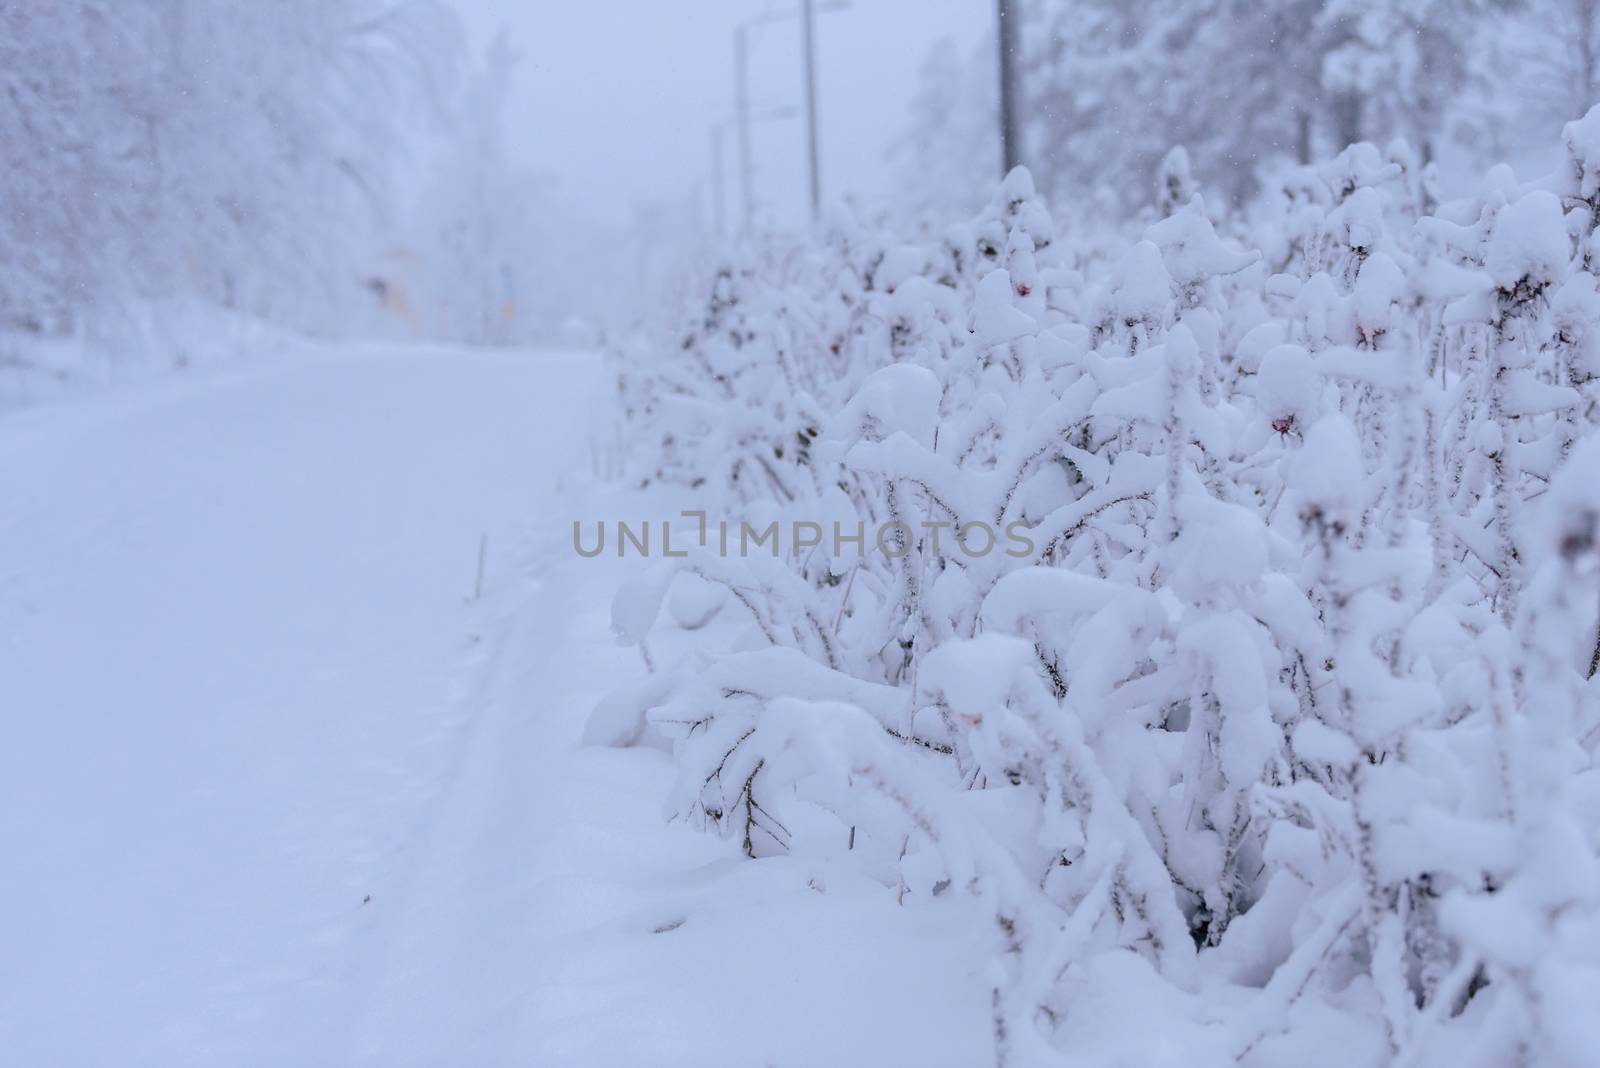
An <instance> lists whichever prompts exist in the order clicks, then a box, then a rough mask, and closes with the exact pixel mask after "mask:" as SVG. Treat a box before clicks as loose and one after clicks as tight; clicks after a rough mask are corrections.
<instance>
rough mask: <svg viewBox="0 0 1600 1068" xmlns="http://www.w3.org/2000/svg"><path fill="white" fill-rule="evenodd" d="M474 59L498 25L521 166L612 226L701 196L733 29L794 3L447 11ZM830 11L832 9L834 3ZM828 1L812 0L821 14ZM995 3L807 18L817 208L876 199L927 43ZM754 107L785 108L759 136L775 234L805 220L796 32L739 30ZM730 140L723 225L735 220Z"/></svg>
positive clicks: (566, 0)
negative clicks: (813, 40)
mask: <svg viewBox="0 0 1600 1068" xmlns="http://www.w3.org/2000/svg"><path fill="white" fill-rule="evenodd" d="M455 2H456V3H457V5H458V6H459V7H460V8H461V10H462V12H463V14H464V16H465V17H466V20H467V22H468V25H469V27H470V31H471V33H472V37H473V41H474V46H475V49H477V50H478V52H479V53H480V54H481V49H482V46H483V45H484V44H485V43H486V42H487V41H488V40H489V39H490V38H491V37H492V36H493V34H494V33H495V31H496V29H497V28H498V27H499V26H500V25H502V24H503V25H505V26H506V27H507V28H508V29H509V31H510V33H511V36H512V39H513V41H514V43H515V44H516V46H517V48H518V49H519V50H520V51H521V52H522V53H523V55H524V59H523V62H522V67H521V70H520V72H519V77H518V81H517V87H516V99H515V101H513V103H512V106H511V108H510V109H509V113H510V123H511V129H510V130H509V135H510V143H511V145H512V146H513V151H514V152H516V153H517V155H518V156H519V158H520V159H522V160H523V161H524V162H526V163H527V164H529V165H531V166H532V167H533V168H535V169H536V170H538V171H541V172H544V173H547V174H550V175H552V176H553V177H555V178H557V179H558V180H559V181H560V183H561V187H562V188H563V190H565V192H566V194H567V195H568V196H570V197H571V198H572V199H574V200H576V201H577V202H578V203H579V204H580V205H582V206H583V207H584V208H585V209H587V210H590V211H593V212H594V213H596V214H597V215H599V216H601V217H604V218H607V219H609V220H613V221H617V220H621V219H624V218H626V217H627V216H628V214H629V213H630V212H631V210H632V206H633V204H634V203H635V202H638V201H660V200H664V199H667V198H683V197H688V196H690V195H692V194H694V193H695V191H697V190H699V191H700V193H701V195H708V193H707V191H708V189H709V185H708V182H709V178H708V175H709V172H710V168H711V162H710V161H711V147H710V138H711V133H710V131H711V125H712V123H713V122H714V121H715V120H716V119H717V118H718V117H719V116H724V115H727V114H728V113H729V112H730V111H731V109H732V103H733V85H734V73H733V68H734V63H733V36H734V26H735V25H736V24H737V23H738V22H739V21H740V20H741V19H745V18H749V17H750V16H755V15H760V14H762V13H763V12H774V13H782V12H786V11H790V10H792V9H793V8H794V7H795V6H796V2H797V0H770V2H769V0H532V2H531V3H508V2H507V0H455ZM834 2H837V0H834ZM829 3H830V0H818V4H819V9H820V7H822V6H827V5H828V4H829ZM993 13H994V2H993V0H849V7H848V8H846V9H845V10H834V11H827V12H824V13H819V14H818V16H817V52H818V67H819V87H818V88H819V107H818V112H819V119H820V132H821V140H822V161H823V190H824V196H825V197H836V196H841V195H846V194H855V195H858V196H862V197H865V198H869V199H875V198H878V197H881V196H883V195H884V194H885V193H887V192H888V185H889V169H888V167H887V165H886V162H885V158H884V157H885V152H886V150H887V146H888V145H889V144H890V142H891V141H892V140H893V139H894V138H895V137H897V136H898V135H899V133H900V131H901V130H902V128H903V126H904V123H905V119H906V114H907V110H908V108H909V104H910V100H911V97H912V94H913V93H914V91H915V89H916V85H917V72H918V69H919V67H920V66H921V64H922V61H923V59H924V58H925V57H926V55H927V54H928V51H929V50H930V48H931V47H932V46H933V45H934V43H935V42H937V41H938V40H939V39H940V38H941V37H951V38H953V39H955V40H957V41H963V42H966V41H976V40H977V39H978V38H979V37H980V36H981V35H983V34H985V33H986V32H987V31H988V28H989V25H990V21H991V20H992V18H993ZM750 42H751V49H750V61H751V63H750V65H751V97H752V101H753V104H754V105H755V106H756V107H757V108H764V107H765V108H771V107H784V106H794V107H796V109H797V111H796V115H795V117H794V118H791V119H787V120H779V121H774V122H767V123H761V124H758V125H757V126H756V127H755V134H754V138H753V148H754V151H753V153H752V154H753V156H754V160H755V183H754V186H755V191H756V194H757V200H758V203H760V204H761V205H763V206H764V207H765V208H766V209H767V210H768V211H769V212H770V213H771V215H772V217H774V218H775V219H778V220H780V221H785V220H790V219H797V218H799V217H801V216H802V214H803V212H804V209H805V177H804V175H805V163H804V161H805V156H804V126H803V122H802V120H801V118H800V117H799V113H798V105H799V104H800V103H801V100H802V80H801V66H800V30H799V23H798V21H797V20H795V19H792V18H780V19H777V20H774V21H771V22H766V23H764V24H762V25H760V26H759V27H757V28H755V29H753V30H752V31H751V36H750ZM734 145H735V142H734V139H733V134H732V129H731V127H730V129H729V135H728V137H727V140H726V156H725V159H726V164H727V171H726V174H727V196H728V210H729V213H730V218H732V217H734V214H735V213H736V212H737V210H738V208H737V205H738V182H737V174H736V169H735V160H736V153H735V147H734Z"/></svg>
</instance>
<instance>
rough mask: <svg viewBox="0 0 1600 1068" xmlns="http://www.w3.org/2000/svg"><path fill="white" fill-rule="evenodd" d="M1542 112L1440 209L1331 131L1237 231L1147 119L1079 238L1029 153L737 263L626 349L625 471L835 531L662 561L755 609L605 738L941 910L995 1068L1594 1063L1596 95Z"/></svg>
mask: <svg viewBox="0 0 1600 1068" xmlns="http://www.w3.org/2000/svg"><path fill="white" fill-rule="evenodd" d="M1565 136H1566V146H1567V161H1566V163H1565V164H1564V168H1563V170H1561V171H1559V172H1558V173H1557V174H1555V175H1552V176H1550V177H1549V178H1546V179H1544V180H1541V181H1539V182H1535V183H1532V184H1528V185H1524V184H1522V183H1519V182H1518V181H1517V180H1516V179H1515V177H1514V176H1512V175H1510V173H1509V172H1508V171H1506V170H1505V169H1504V168H1500V169H1497V171H1496V172H1494V173H1493V174H1491V176H1490V179H1489V180H1488V181H1487V182H1486V183H1485V185H1484V191H1483V192H1482V193H1481V194H1480V195H1478V196H1476V197H1474V198H1471V199H1469V200H1466V201H1462V202H1458V203H1452V204H1446V205H1437V204H1436V203H1435V199H1434V195H1433V192H1432V178H1431V174H1430V173H1428V172H1427V171H1425V170H1423V169H1421V168H1419V167H1418V166H1417V163H1416V156H1415V155H1414V154H1413V153H1412V152H1411V150H1410V149H1408V148H1407V147H1406V146H1404V145H1400V144H1396V145H1392V146H1390V147H1389V148H1388V149H1386V150H1384V151H1381V152H1380V151H1379V150H1378V149H1376V148H1375V147H1373V146H1371V145H1354V146H1351V147H1350V148H1348V149H1346V150H1345V151H1344V152H1343V153H1341V154H1340V155H1339V156H1338V157H1337V158H1336V159H1335V160H1333V161H1331V162H1329V163H1326V164H1322V165H1316V166H1307V167H1302V168H1298V169H1296V170H1295V171H1294V172H1292V173H1291V174H1290V175H1288V176H1287V177H1286V179H1285V180H1284V181H1283V183H1282V184H1281V191H1280V192H1279V193H1277V194H1274V195H1273V196H1272V197H1271V198H1269V200H1267V201H1264V202H1263V203H1261V204H1259V205H1258V206H1257V207H1256V208H1255V209H1254V210H1253V211H1252V212H1251V213H1249V215H1248V217H1247V220H1246V221H1244V222H1241V223H1240V224H1239V225H1238V227H1237V228H1236V229H1235V230H1228V231H1225V232H1221V233H1219V232H1218V230H1217V228H1216V226H1215V225H1214V223H1213V222H1212V220H1211V219H1210V217H1209V216H1208V214H1207V212H1206V209H1205V205H1204V203H1203V202H1202V201H1201V200H1200V198H1199V197H1198V196H1194V195H1191V190H1190V188H1189V184H1188V183H1189V180H1188V179H1187V161H1186V159H1185V158H1184V157H1182V156H1181V155H1180V154H1178V153H1174V154H1173V155H1171V156H1169V157H1168V163H1167V165H1166V166H1165V168H1164V170H1163V175H1164V177H1163V182H1162V186H1161V196H1162V204H1163V208H1164V210H1165V217H1164V218H1162V219H1161V220H1160V221H1157V222H1155V223H1154V224H1153V225H1150V226H1148V227H1147V228H1145V229H1144V230H1143V232H1142V233H1135V234H1132V235H1130V238H1131V240H1129V242H1128V243H1127V244H1126V245H1125V246H1124V247H1123V248H1122V249H1120V250H1119V251H1117V252H1115V253H1114V254H1112V255H1109V256H1105V255H1100V254H1098V253H1096V252H1093V251H1091V250H1086V249H1074V248H1072V247H1071V239H1070V235H1069V236H1067V237H1063V236H1062V235H1058V234H1057V233H1055V231H1054V227H1053V225H1052V223H1051V221H1050V217H1049V214H1048V212H1047V211H1046V210H1045V208H1044V205H1043V204H1042V203H1041V202H1040V200H1039V198H1038V196H1037V194H1036V193H1035V191H1034V189H1033V187H1032V183H1031V181H1030V180H1029V179H1028V176H1027V174H1026V172H1022V171H1018V172H1015V173H1013V174H1012V175H1011V176H1009V177H1008V178H1007V179H1006V181H1005V182H1004V184H1003V185H1002V186H1001V188H1000V190H999V191H998V193H997V194H996V197H995V199H994V201H993V202H992V203H991V204H990V206H989V208H988V209H987V210H986V211H985V212H984V213H983V214H982V215H981V216H980V217H978V218H977V219H975V220H972V221H970V222H967V223H963V224H960V225H957V226H953V227H951V228H950V229H949V230H948V231H947V232H946V233H945V235H944V236H943V237H942V238H941V239H939V240H937V241H932V242H927V243H924V244H920V245H907V244H903V243H900V242H897V241H896V240H895V239H894V238H893V237H892V235H887V234H884V233H881V232H877V231H875V230H873V229H871V228H870V227H866V226H862V225H860V224H858V223H856V222H854V221H851V220H843V221H841V222H840V223H839V224H837V225H836V226H835V227H834V229H833V231H832V232H831V233H830V234H828V235H826V236H825V237H824V238H823V239H821V240H820V241H819V242H818V243H816V244H815V245H813V246H809V247H804V248H796V249H789V250H769V252H768V254H767V256H766V258H765V259H764V260H763V261H762V262H761V263H760V264H749V265H744V266H739V267H728V268H725V269H723V270H721V271H719V272H718V273H717V275H716V276H715V279H714V281H713V284H712V286H711V287H710V291H709V294H708V298H707V302H706V304H705V306H704V307H703V308H702V309H701V310H699V311H698V312H697V313H696V315H695V316H694V318H693V320H692V321H691V323H690V324H689V326H688V327H687V328H686V330H685V332H684V333H683V334H682V335H681V337H680V338H679V339H678V341H677V343H676V344H674V345H671V346H662V347H660V348H657V349H654V350H651V351H641V352H637V353H633V354H631V355H630V356H628V357H627V358H626V359H624V360H623V361H622V362H621V364H620V371H621V382H622V388H623V398H624V403H625V404H626V405H628V406H630V414H631V415H632V416H633V417H634V418H642V419H643V420H644V422H645V425H647V426H648V427H649V428H650V430H651V433H650V434H649V435H648V438H641V440H642V441H644V445H643V446H642V447H641V448H640V450H639V455H638V456H637V458H636V465H637V471H638V472H639V474H640V477H641V478H643V479H645V480H667V481H673V482H678V483H682V484H684V485H686V486H689V487H693V489H694V492H695V493H697V494H699V495H700V496H699V497H698V498H697V500H703V502H704V507H705V508H706V510H707V511H708V513H712V514H714V515H718V514H720V515H721V516H726V517H727V518H728V519H729V520H731V521H734V522H750V523H753V524H758V525H764V524H766V523H768V522H771V521H774V520H780V519H781V520H784V521H786V522H788V521H794V520H804V521H809V522H814V523H816V524H818V526H819V527H822V528H825V529H827V530H829V531H830V532H831V530H837V529H840V528H843V529H846V530H850V531H855V530H865V531H867V532H868V533H867V535H866V538H865V542H866V544H865V546H864V551H848V550H849V547H842V546H841V545H839V544H838V543H837V541H836V540H835V539H833V538H832V537H829V536H822V537H819V538H818V539H817V541H816V542H815V543H813V544H811V545H809V546H807V547H806V549H805V551H800V552H795V551H787V550H786V551H784V552H782V553H779V554H775V555H774V554H765V553H758V554H754V555H749V556H744V557H740V556H738V555H728V554H723V553H720V552H717V551H715V549H716V547H715V546H714V545H709V546H702V547H697V548H695V549H693V550H691V551H690V553H689V555H688V557H687V558H685V559H684V560H682V561H680V562H679V567H678V570H679V572H680V573H681V574H682V575H683V576H684V577H680V578H679V579H677V580H675V581H676V582H679V583H691V582H692V583H699V584H701V585H704V584H707V583H709V584H710V586H711V587H712V588H720V589H723V590H725V591H726V596H727V598H728V604H729V605H730V606H733V612H732V614H733V615H736V616H737V617H738V625H737V626H734V627H732V628H725V629H722V630H720V631H716V636H715V637H712V636H711V635H712V631H710V630H708V631H706V632H705V633H704V634H702V633H700V632H699V631H694V632H692V633H691V632H688V631H685V632H683V633H682V634H680V636H679V638H678V639H677V644H676V645H675V646H674V647H675V648H681V649H685V650H687V652H686V653H685V654H684V655H683V656H681V657H678V658H676V662H675V663H669V664H666V665H663V666H662V668H661V672H660V674H658V675H657V676H655V677H654V678H652V680H651V681H650V683H648V684H647V685H645V686H643V687H640V688H637V689H635V690H633V691H630V692H628V693H624V694H619V695H617V697H615V698H613V699H612V700H611V701H609V702H607V704H606V706H604V709H603V713H604V714H603V715H599V716H597V718H596V720H595V723H594V725H593V727H592V730H591V737H594V738H596V739H598V740H602V741H612V742H614V743H617V744H632V743H636V742H640V741H653V742H655V743H657V744H662V745H665V746H669V747H670V748H671V749H672V751H673V753H674V754H675V758H676V761H677V765H678V769H679V784H678V788H677V791H676V794H675V797H674V799H673V801H672V806H671V807H672V810H673V811H674V812H675V813H676V814H677V815H679V816H681V817H684V818H689V819H692V820H696V821H699V822H701V823H702V824H703V825H705V826H706V827H707V828H709V829H711V830H714V831H717V832H718V833H721V834H724V835H727V836H729V837H731V838H733V839H734V840H736V841H737V842H738V843H739V844H740V845H741V846H742V848H743V849H744V851H745V852H746V853H748V854H749V855H751V856H753V857H759V856H764V855H769V854H772V853H778V852H788V853H792V854H794V855H795V856H797V857H802V858H803V857H807V856H811V857H816V858H822V857H829V858H832V859H833V860H836V861H843V862H847V863H849V864H852V865H855V866H857V867H858V868H859V870H861V871H862V872H863V873H865V874H867V875H869V876H871V877H872V878H875V879H877V880H879V881H881V882H882V883H883V885H884V888H885V889H884V892H885V893H886V894H893V895H894V896H895V898H896V900H898V901H899V902H900V903H901V904H902V905H903V906H904V907H907V908H915V907H919V905H921V904H923V903H925V902H927V901H929V900H931V899H933V898H935V897H941V898H942V897H945V896H947V895H955V896H956V897H958V898H961V899H963V900H966V901H968V902H970V905H971V908H972V909H973V910H974V912H973V913H972V914H973V915H975V916H978V917H982V918H983V921H982V922H984V923H986V924H989V925H991V927H992V931H993V937H994V943H993V945H994V952H995V956H996V960H997V968H996V970H995V972H994V975H995V988H994V1021H995V1042H996V1049H997V1055H998V1057H999V1059H1000V1060H1001V1061H1002V1062H1004V1063H1038V1062H1048V1061H1050V1060H1051V1059H1062V1060H1063V1061H1065V1060H1066V1059H1068V1058H1069V1057H1070V1055H1071V1054H1072V1052H1073V1051H1074V1050H1079V1049H1082V1048H1086V1047H1085V1046H1084V1044H1085V1043H1090V1044H1092V1045H1093V1048H1095V1049H1099V1050H1104V1051H1106V1052H1105V1056H1106V1057H1107V1058H1110V1059H1111V1060H1114V1059H1115V1058H1116V1057H1124V1058H1131V1060H1129V1061H1128V1063H1141V1064H1146V1063H1148V1064H1154V1063H1174V1064H1177V1063H1182V1064H1186V1065H1212V1064H1215V1065H1227V1064H1235V1063H1243V1064H1251V1065H1261V1066H1269V1065H1277V1064H1282V1063H1287V1062H1290V1061H1293V1062H1295V1063H1302V1062H1303V1063H1316V1064H1321V1063H1327V1064H1333V1063H1338V1064H1341V1065H1344V1064H1374V1065H1376V1064H1390V1063H1401V1064H1408V1065H1435V1064H1436V1065H1455V1064H1465V1063H1480V1064H1486V1065H1502V1064H1516V1063H1526V1064H1572V1065H1578V1064H1584V1063H1588V1062H1589V1061H1590V1060H1591V1059H1592V1053H1593V1050H1594V1049H1596V1048H1600V1035H1596V1034H1594V1033H1593V1025H1592V1024H1591V1023H1588V1022H1587V1021H1588V1020H1589V1019H1590V1018H1591V1016H1592V1014H1591V1013H1589V1012H1587V1010H1586V1009H1584V1008H1581V1007H1580V1006H1581V1005H1582V1004H1583V1003H1582V1001H1581V999H1582V998H1584V997H1586V996H1588V995H1587V993H1586V992H1587V991H1589V990H1590V989H1591V986H1590V985H1589V984H1590V982H1591V980H1592V978H1594V977H1595V976H1596V975H1600V971H1597V969H1600V913H1597V904H1600V898H1597V893H1600V874H1597V869H1596V835H1597V831H1596V828H1595V825H1594V822H1593V820H1592V819H1588V818H1585V816H1584V813H1586V812H1592V811H1593V807H1592V806H1593V805H1594V803H1595V802H1596V799H1597V797H1600V795H1597V793H1596V789H1597V784H1600V778H1597V776H1596V772H1595V766H1594V765H1595V761H1594V755H1595V745H1596V741H1597V739H1600V689H1597V686H1600V683H1596V682H1595V681H1594V679H1595V677H1596V674H1597V671H1600V668H1597V665H1600V635H1597V618H1596V617H1597V610H1600V527H1597V525H1596V524H1597V523H1600V495H1597V492H1600V491H1597V490H1596V486H1600V480H1597V479H1596V476H1595V474H1594V472H1595V470H1596V469H1597V466H1600V455H1597V454H1596V452H1595V450H1596V447H1597V446H1600V434H1597V432H1596V429H1595V428H1596V422H1597V419H1600V411H1597V399H1600V390H1597V378H1600V358H1597V356H1596V345H1597V341H1596V338H1597V337H1600V332H1597V331H1600V297H1597V296H1596V292H1595V281H1594V276H1593V275H1592V274H1591V273H1590V271H1591V270H1592V269H1593V267H1594V263H1593V256H1592V247H1593V240H1594V237H1593V235H1594V232H1595V227H1596V220H1597V219H1600V213H1597V209H1596V203H1597V200H1596V197H1597V196H1600V194H1597V193H1596V188H1597V186H1600V178H1597V177H1596V174H1597V173H1600V172H1597V171H1596V169H1595V168H1596V167H1597V166H1600V164H1597V163H1595V162H1594V161H1597V160H1600V110H1597V111H1596V112H1594V113H1591V115H1590V116H1589V117H1588V118H1586V119H1585V120H1584V121H1583V122H1581V123H1573V124H1570V125H1569V126H1568V127H1567V129H1566V134H1565ZM880 529H889V530H891V531H892V533H891V534H890V535H889V537H888V539H887V541H886V542H883V543H881V544H876V545H875V544H873V543H872V541H873V538H872V534H871V532H872V531H877V530H880ZM985 531H988V532H991V533H990V534H985V533H984V532H985ZM994 534H998V536H999V538H1000V539H1001V540H999V541H998V542H997V543H995V544H994V545H993V547H991V548H990V549H989V550H988V551H980V552H973V551H970V550H971V548H972V542H973V541H974V540H977V541H978V542H979V543H980V545H981V544H986V543H987V542H988V541H989V539H990V537H991V535H994ZM858 548H859V547H858ZM653 596H656V597H658V598H659V596H660V590H659V589H657V591H656V593H655V594H654V595H653ZM646 615H653V613H646ZM623 622H625V623H626V622H628V621H623ZM633 622H636V621H633ZM713 629H714V628H713ZM623 630H624V631H625V632H626V633H627V635H628V637H629V638H630V639H632V640H637V639H638V638H640V637H642V629H641V627H639V626H634V625H631V624H630V625H626V626H624V627H623ZM1083 999H1089V1000H1088V1001H1084V1000H1083ZM1089 1003H1092V1004H1095V1005H1097V1006H1100V1007H1101V1008H1104V1007H1105V1006H1107V1005H1112V1006H1116V1007H1119V1008H1120V1010H1121V1011H1123V1012H1125V1013H1137V1012H1139V1011H1145V1010H1147V1009H1149V1007H1150V1006H1154V1005H1159V1006H1162V1012H1163V1014H1164V1016H1165V1017H1166V1018H1167V1019H1169V1020H1170V1021H1171V1026H1172V1028H1174V1029H1175V1033H1177V1034H1180V1035H1182V1036H1186V1038H1185V1040H1184V1041H1182V1042H1180V1043H1178V1046H1179V1048H1181V1050H1182V1055H1181V1058H1180V1059H1173V1058H1174V1056H1175V1055H1174V1054H1172V1053H1171V1052H1170V1051H1169V1052H1167V1053H1161V1052H1159V1051H1155V1050H1154V1048H1153V1047H1152V1046H1151V1045H1149V1044H1148V1042H1147V1040H1146V1037H1145V1036H1144V1035H1142V1034H1141V1033H1140V1031H1139V1029H1138V1028H1127V1029H1125V1031H1124V1032H1118V1033H1117V1034H1114V1035H1110V1036H1108V1034H1107V1033H1106V1031H1105V1029H1104V1028H1103V1027H1102V1026H1101V1025H1100V1024H1099V1023H1098V1022H1097V1020H1096V1019H1095V1016H1096V1013H1095V1012H1090V1011H1080V1009H1079V1006H1080V1004H1089ZM1330 1034H1338V1035H1339V1042H1338V1043H1337V1044H1336V1045H1337V1047H1338V1048H1337V1051H1336V1052H1335V1051H1333V1050H1331V1049H1330V1048H1329V1046H1328V1043H1327V1041H1326V1039H1327V1036H1328V1035H1330ZM1163 1056H1165V1057H1167V1058H1168V1059H1167V1060H1165V1061H1163V1060H1161V1057H1163ZM1097 1063H1098V1062H1097ZM1108 1063H1109V1061H1108Z"/></svg>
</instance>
